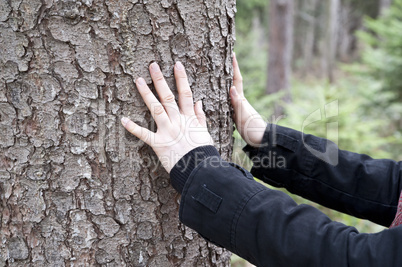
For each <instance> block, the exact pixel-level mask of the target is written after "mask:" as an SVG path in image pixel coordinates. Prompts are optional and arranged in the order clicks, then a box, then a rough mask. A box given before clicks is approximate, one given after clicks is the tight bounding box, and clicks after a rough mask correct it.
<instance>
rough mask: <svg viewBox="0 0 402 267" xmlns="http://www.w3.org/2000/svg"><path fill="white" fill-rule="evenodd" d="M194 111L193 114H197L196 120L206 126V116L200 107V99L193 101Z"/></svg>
mask: <svg viewBox="0 0 402 267" xmlns="http://www.w3.org/2000/svg"><path fill="white" fill-rule="evenodd" d="M194 111H195V115H196V116H197V119H198V122H199V123H200V124H201V125H202V126H204V127H207V117H206V116H205V112H204V110H203V109H202V101H201V100H200V101H198V102H197V103H195V105H194Z"/></svg>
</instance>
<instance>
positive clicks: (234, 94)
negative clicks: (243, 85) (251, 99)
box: [230, 86, 238, 96]
mask: <svg viewBox="0 0 402 267" xmlns="http://www.w3.org/2000/svg"><path fill="white" fill-rule="evenodd" d="M230 93H231V94H232V95H233V96H237V95H238V93H237V90H236V87H234V86H232V88H230Z"/></svg>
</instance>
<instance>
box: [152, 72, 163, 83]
mask: <svg viewBox="0 0 402 267" xmlns="http://www.w3.org/2000/svg"><path fill="white" fill-rule="evenodd" d="M154 80H155V82H162V81H164V80H165V78H164V77H163V75H162V73H158V74H156V75H155V76H154Z"/></svg>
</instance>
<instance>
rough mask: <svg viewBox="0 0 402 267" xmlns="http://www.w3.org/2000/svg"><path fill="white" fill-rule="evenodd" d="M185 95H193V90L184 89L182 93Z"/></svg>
mask: <svg viewBox="0 0 402 267" xmlns="http://www.w3.org/2000/svg"><path fill="white" fill-rule="evenodd" d="M181 94H182V95H183V96H184V97H193V92H191V90H188V89H187V90H184V91H183V92H182V93H181Z"/></svg>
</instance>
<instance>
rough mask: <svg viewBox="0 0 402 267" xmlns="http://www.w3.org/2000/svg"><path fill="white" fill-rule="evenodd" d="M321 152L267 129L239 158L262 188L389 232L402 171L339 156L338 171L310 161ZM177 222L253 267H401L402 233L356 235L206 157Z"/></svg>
mask: <svg viewBox="0 0 402 267" xmlns="http://www.w3.org/2000/svg"><path fill="white" fill-rule="evenodd" d="M325 146H329V147H334V144H332V143H327V141H326V140H325V139H321V138H317V137H314V136H309V135H303V134H302V133H300V132H297V131H294V130H291V129H288V128H284V127H279V126H273V125H270V126H269V127H268V128H267V131H266V132H265V134H264V138H263V146H261V147H260V148H258V149H256V148H252V147H246V148H245V151H247V152H248V153H249V155H250V156H251V157H253V161H254V167H253V169H252V173H253V174H254V175H255V176H256V177H258V178H260V179H262V180H264V181H265V182H268V183H271V184H274V185H275V186H285V187H286V188H288V189H289V190H290V191H293V192H296V193H298V194H300V195H302V196H304V197H307V198H309V199H312V200H314V201H317V202H319V203H321V204H325V205H327V206H329V207H331V208H334V209H337V210H340V211H343V212H347V213H349V214H352V215H355V216H358V217H361V218H368V219H370V220H372V221H374V222H377V223H380V224H382V225H389V224H390V223H391V222H392V219H393V217H394V216H395V212H396V207H397V203H398V198H399V193H400V190H401V185H400V182H399V181H400V180H401V164H400V163H397V162H394V161H390V160H374V159H371V158H369V157H368V156H365V155H358V154H355V153H350V152H346V151H341V150H339V151H338V150H337V151H338V152H337V153H338V164H336V166H332V165H331V164H328V163H327V161H326V160H327V159H330V158H331V155H327V154H325V155H324V156H322V157H317V156H314V155H313V154H312V153H315V152H314V151H324V152H325V151H326V147H325ZM307 147H309V149H310V150H309V149H307ZM311 148H314V149H315V150H314V151H312V150H311ZM273 157H275V158H276V159H277V161H275V164H274V160H273ZM280 157H283V159H284V160H285V164H282V163H283V162H282V160H281V159H282V158H280ZM278 162H279V163H278ZM171 176H172V174H171ZM179 218H180V220H181V221H182V222H183V223H184V224H185V225H187V226H189V227H191V228H193V229H194V230H196V231H197V232H198V233H200V234H201V235H202V236H203V237H205V238H206V239H207V240H210V241H211V242H213V243H215V244H217V245H219V246H222V247H225V248H227V249H229V250H231V251H233V252H234V253H236V254H238V255H239V256H241V257H243V258H245V259H247V260H248V261H250V262H251V263H253V264H255V265H257V266H337V267H338V266H400V265H401V264H402V253H399V244H401V243H402V226H398V227H395V228H392V229H386V230H384V231H382V232H380V233H376V234H361V233H359V232H358V231H357V230H356V229H355V228H354V227H350V226H345V225H343V224H341V223H338V222H334V221H331V220H330V219H329V218H328V217H327V216H326V215H325V214H323V213H322V212H320V211H319V210H318V209H316V208H313V207H311V206H308V205H297V204H296V203H295V202H294V201H293V200H292V199H291V198H290V197H289V196H288V195H286V194H285V193H283V192H280V191H277V190H271V189H268V188H267V187H265V186H264V185H262V184H261V183H259V182H256V181H255V180H254V179H253V178H252V176H251V174H250V173H248V172H247V171H246V170H244V169H243V168H241V167H239V166H237V165H234V164H233V163H228V162H226V161H224V160H222V159H221V158H220V157H219V156H218V155H213V156H206V157H205V158H204V159H203V160H202V161H201V162H200V163H199V164H198V165H196V166H195V167H194V168H193V169H192V171H191V172H190V175H189V176H187V180H186V182H185V185H184V188H183V191H182V198H181V203H180V212H179Z"/></svg>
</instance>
